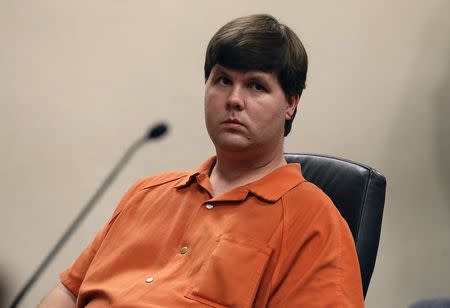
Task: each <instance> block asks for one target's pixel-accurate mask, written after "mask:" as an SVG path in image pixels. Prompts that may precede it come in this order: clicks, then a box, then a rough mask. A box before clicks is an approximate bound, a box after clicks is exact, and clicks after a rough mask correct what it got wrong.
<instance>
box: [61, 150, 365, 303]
mask: <svg viewBox="0 0 450 308" xmlns="http://www.w3.org/2000/svg"><path fill="white" fill-rule="evenodd" d="M214 161H215V158H211V159H209V160H208V161H206V162H205V163H204V164H202V165H201V166H200V167H199V169H197V170H196V171H194V172H192V173H187V172H178V173H165V174H161V175H157V176H153V177H150V178H147V179H144V180H142V181H139V182H138V183H136V184H135V185H134V186H133V187H132V188H131V189H130V190H129V191H128V192H127V193H126V195H125V196H124V197H123V199H122V200H121V202H120V203H119V205H118V207H117V209H116V210H115V212H114V215H113V216H112V218H111V219H110V220H109V221H108V223H107V224H106V225H105V227H104V228H103V229H102V230H101V231H100V232H99V233H98V234H97V236H96V237H95V239H94V241H93V242H92V243H91V244H90V245H89V246H88V247H87V248H86V249H85V250H84V251H83V253H82V254H81V256H80V257H79V258H78V259H77V260H76V261H75V263H74V264H73V265H72V267H70V268H69V269H67V270H66V271H65V272H63V273H62V274H61V281H62V283H63V284H64V285H65V286H66V287H67V288H68V289H69V290H71V292H72V293H73V294H75V295H76V296H77V307H84V306H88V307H111V306H113V307H134V308H138V307H363V305H364V304H363V295H362V284H361V276H360V272H359V266H358V260H357V256H356V252H355V246H354V242H353V238H352V236H351V233H350V230H349V228H348V226H347V224H346V223H345V221H344V220H343V218H342V217H341V215H340V213H339V212H338V210H337V209H336V208H335V206H334V205H333V203H332V202H331V201H330V199H329V198H328V197H327V196H326V195H325V194H324V193H323V192H322V191H321V190H319V189H318V188H317V187H316V186H314V185H313V184H311V183H309V182H307V181H306V180H305V179H304V178H303V177H302V175H301V172H300V168H299V165H297V164H288V165H286V166H283V167H280V168H278V169H277V170H275V171H273V172H272V173H270V174H268V175H266V176H265V177H263V178H262V179H260V180H257V181H255V182H252V183H249V184H247V185H244V186H241V187H239V188H236V189H234V190H232V191H230V192H227V193H225V194H222V195H220V196H216V197H213V198H212V197H211V193H210V192H211V184H210V181H209V177H208V174H209V170H210V168H211V166H212V164H213V163H214Z"/></svg>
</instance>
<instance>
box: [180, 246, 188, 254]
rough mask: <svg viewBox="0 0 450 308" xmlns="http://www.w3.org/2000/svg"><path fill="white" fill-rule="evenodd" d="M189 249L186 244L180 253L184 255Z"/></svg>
mask: <svg viewBox="0 0 450 308" xmlns="http://www.w3.org/2000/svg"><path fill="white" fill-rule="evenodd" d="M188 251H189V247H187V246H184V247H183V248H181V250H180V253H181V254H182V255H184V254H185V253H186V252H188Z"/></svg>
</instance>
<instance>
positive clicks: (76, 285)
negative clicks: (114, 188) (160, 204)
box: [60, 180, 143, 296]
mask: <svg viewBox="0 0 450 308" xmlns="http://www.w3.org/2000/svg"><path fill="white" fill-rule="evenodd" d="M142 183H143V180H142V181H138V182H136V183H135V184H134V185H133V186H132V187H131V188H130V189H129V190H128V191H127V193H126V194H125V195H124V196H123V198H122V199H121V201H120V202H119V204H118V205H117V207H116V209H115V211H114V213H113V215H112V216H111V218H110V219H109V220H108V221H107V223H106V224H105V225H104V227H103V228H102V229H100V231H99V232H98V233H97V234H96V236H95V238H94V240H93V241H92V242H91V243H90V244H89V245H88V246H87V247H86V248H85V249H84V250H83V252H82V253H81V255H80V256H79V257H78V258H77V259H76V260H75V262H74V263H73V265H72V266H71V267H69V268H68V269H66V270H65V271H64V272H62V273H61V274H60V280H61V283H62V284H63V285H64V286H65V287H66V288H67V289H68V290H70V292H72V293H73V294H74V295H75V296H78V293H79V290H80V286H81V284H82V282H83V280H84V277H85V275H86V272H87V271H88V269H89V266H90V264H91V262H92V260H93V258H94V257H95V255H96V253H97V250H98V249H99V247H100V246H101V244H102V242H103V239H104V238H105V236H106V234H107V233H108V231H109V229H110V227H111V225H112V224H113V223H114V221H115V220H116V219H117V217H118V216H119V215H120V213H121V212H122V210H123V208H124V207H125V206H126V205H127V204H128V203H129V201H130V199H131V198H132V197H133V196H134V195H135V193H136V192H137V191H138V190H139V188H140V187H141V186H142V185H141V184H142Z"/></svg>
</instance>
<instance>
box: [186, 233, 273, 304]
mask: <svg viewBox="0 0 450 308" xmlns="http://www.w3.org/2000/svg"><path fill="white" fill-rule="evenodd" d="M271 253H272V248H271V247H269V246H268V245H267V244H262V243H255V242H253V241H248V240H240V239H237V238H234V237H231V236H225V235H220V236H219V237H218V238H217V240H216V246H215V248H214V249H213V250H212V252H211V255H210V256H209V258H207V260H206V261H205V262H204V263H203V265H202V267H201V268H200V270H199V271H198V273H197V274H194V275H193V280H192V287H191V288H190V290H189V291H188V293H187V294H186V295H185V297H187V298H189V299H192V300H195V301H197V302H200V303H203V304H205V305H207V306H210V307H235V308H245V307H251V305H252V303H253V300H254V297H255V294H256V291H257V289H258V286H259V283H260V281H261V277H262V275H263V273H264V270H265V268H266V266H267V263H268V260H269V257H270V255H271Z"/></svg>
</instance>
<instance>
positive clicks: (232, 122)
mask: <svg viewBox="0 0 450 308" xmlns="http://www.w3.org/2000/svg"><path fill="white" fill-rule="evenodd" d="M222 124H223V125H225V126H226V127H228V128H241V127H245V125H244V124H243V123H242V122H241V121H239V120H238V119H234V118H230V119H227V120H225V121H223V122H222Z"/></svg>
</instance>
